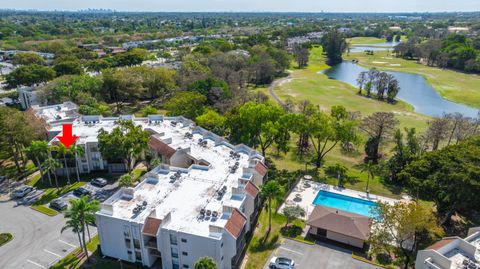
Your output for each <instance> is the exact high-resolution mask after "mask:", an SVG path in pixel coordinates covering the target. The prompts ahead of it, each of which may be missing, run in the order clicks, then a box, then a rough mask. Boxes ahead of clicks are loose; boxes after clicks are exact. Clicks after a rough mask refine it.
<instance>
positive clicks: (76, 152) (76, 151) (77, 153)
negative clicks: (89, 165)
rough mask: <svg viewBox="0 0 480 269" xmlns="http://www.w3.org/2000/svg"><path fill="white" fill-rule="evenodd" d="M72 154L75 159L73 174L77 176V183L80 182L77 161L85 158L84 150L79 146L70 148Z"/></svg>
mask: <svg viewBox="0 0 480 269" xmlns="http://www.w3.org/2000/svg"><path fill="white" fill-rule="evenodd" d="M71 150H72V154H73V156H74V157H75V172H76V174H77V182H80V171H79V170H78V161H79V160H80V159H81V158H83V157H84V156H85V148H84V147H83V146H81V145H73V146H72V149H71Z"/></svg>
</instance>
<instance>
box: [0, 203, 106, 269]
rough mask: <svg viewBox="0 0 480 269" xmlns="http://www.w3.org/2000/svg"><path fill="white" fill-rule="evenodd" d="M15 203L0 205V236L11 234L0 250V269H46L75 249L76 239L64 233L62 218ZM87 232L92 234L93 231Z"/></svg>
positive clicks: (94, 230)
mask: <svg viewBox="0 0 480 269" xmlns="http://www.w3.org/2000/svg"><path fill="white" fill-rule="evenodd" d="M16 204H17V203H16V202H15V201H10V200H7V201H5V200H2V201H0V232H9V233H12V234H13V237H14V238H13V240H12V241H10V242H9V243H7V244H6V245H4V246H2V247H1V248H0V268H2V269H17V268H28V269H42V268H49V267H50V266H51V265H52V264H54V263H55V262H57V261H58V260H59V259H61V258H63V257H65V256H66V255H67V254H68V253H70V252H71V251H72V250H74V249H75V248H77V247H78V245H79V243H78V238H77V236H76V235H75V234H74V233H73V232H71V231H69V230H67V231H65V232H63V234H62V233H60V230H61V229H62V227H63V226H64V225H65V219H64V217H63V215H62V214H58V215H56V216H54V217H49V216H47V215H44V214H42V213H40V212H37V211H34V210H32V209H30V208H29V207H27V206H21V205H20V206H17V205H16ZM90 232H91V233H92V234H96V232H97V231H96V228H94V227H91V228H90Z"/></svg>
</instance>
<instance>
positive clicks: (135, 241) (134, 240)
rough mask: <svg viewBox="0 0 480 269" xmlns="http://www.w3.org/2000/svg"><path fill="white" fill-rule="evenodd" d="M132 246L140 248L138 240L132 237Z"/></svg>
mask: <svg viewBox="0 0 480 269" xmlns="http://www.w3.org/2000/svg"><path fill="white" fill-rule="evenodd" d="M133 247H134V248H136V249H140V240H138V239H133Z"/></svg>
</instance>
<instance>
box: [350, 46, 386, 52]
mask: <svg viewBox="0 0 480 269" xmlns="http://www.w3.org/2000/svg"><path fill="white" fill-rule="evenodd" d="M366 50H371V51H386V50H390V51H393V48H390V47H364V46H354V47H351V48H350V52H365V51H366Z"/></svg>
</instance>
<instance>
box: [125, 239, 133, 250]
mask: <svg viewBox="0 0 480 269" xmlns="http://www.w3.org/2000/svg"><path fill="white" fill-rule="evenodd" d="M125 246H126V247H127V248H131V247H132V244H131V241H130V239H128V238H125Z"/></svg>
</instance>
